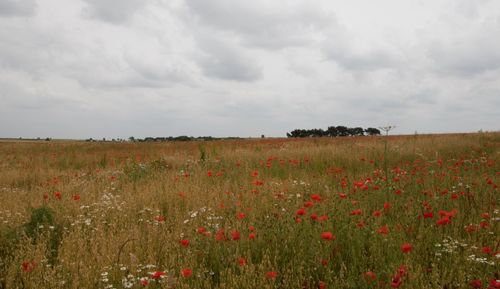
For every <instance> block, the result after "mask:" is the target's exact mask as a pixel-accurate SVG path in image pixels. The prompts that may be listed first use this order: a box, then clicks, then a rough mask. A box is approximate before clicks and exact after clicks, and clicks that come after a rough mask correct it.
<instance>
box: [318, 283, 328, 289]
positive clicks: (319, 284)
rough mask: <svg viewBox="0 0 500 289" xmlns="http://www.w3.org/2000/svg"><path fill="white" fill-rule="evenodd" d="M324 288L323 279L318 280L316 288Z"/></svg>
mask: <svg viewBox="0 0 500 289" xmlns="http://www.w3.org/2000/svg"><path fill="white" fill-rule="evenodd" d="M325 288H326V283H325V282H323V281H319V282H318V289H325Z"/></svg>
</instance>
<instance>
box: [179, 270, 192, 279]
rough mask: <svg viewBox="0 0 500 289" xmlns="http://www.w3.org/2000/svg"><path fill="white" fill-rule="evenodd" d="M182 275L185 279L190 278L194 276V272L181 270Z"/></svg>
mask: <svg viewBox="0 0 500 289" xmlns="http://www.w3.org/2000/svg"><path fill="white" fill-rule="evenodd" d="M181 275H182V277H184V278H189V277H191V276H192V275H193V270H191V269H189V268H184V269H182V270H181Z"/></svg>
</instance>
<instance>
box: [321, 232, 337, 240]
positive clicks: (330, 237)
mask: <svg viewBox="0 0 500 289" xmlns="http://www.w3.org/2000/svg"><path fill="white" fill-rule="evenodd" d="M321 239H323V240H328V241H331V240H335V236H334V235H333V234H332V232H323V233H321Z"/></svg>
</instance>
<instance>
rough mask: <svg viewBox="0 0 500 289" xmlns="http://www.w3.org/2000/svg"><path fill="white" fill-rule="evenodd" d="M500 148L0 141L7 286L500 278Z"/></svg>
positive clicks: (3, 279)
mask: <svg viewBox="0 0 500 289" xmlns="http://www.w3.org/2000/svg"><path fill="white" fill-rule="evenodd" d="M499 148H500V134H499V133H477V134H460V135H459V134H454V135H411V136H392V137H391V136H389V137H385V136H378V137H346V138H308V139H249V140H221V141H191V142H164V143H134V142H126V143H116V142H92V143H91V142H76V141H75V142H70V141H50V142H28V141H25V142H21V141H4V142H0V288H2V289H3V288H283V289H288V288H307V289H309V288H320V289H323V288H415V289H417V288H418V289H422V288H443V289H452V288H490V289H491V288H500V280H499V279H500V276H499V274H500V235H499V233H500V224H499V223H500V222H499V221H500V207H499V202H500V194H499V188H498V185H499V184H500V181H499V176H500V166H499V152H500V150H499Z"/></svg>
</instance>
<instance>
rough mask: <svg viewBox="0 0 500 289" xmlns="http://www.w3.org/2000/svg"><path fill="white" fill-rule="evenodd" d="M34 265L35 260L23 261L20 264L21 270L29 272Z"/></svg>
mask: <svg viewBox="0 0 500 289" xmlns="http://www.w3.org/2000/svg"><path fill="white" fill-rule="evenodd" d="M35 266H36V263H35V261H24V262H23V263H22V264H21V269H22V270H23V272H25V273H29V272H31V271H33V269H35Z"/></svg>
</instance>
